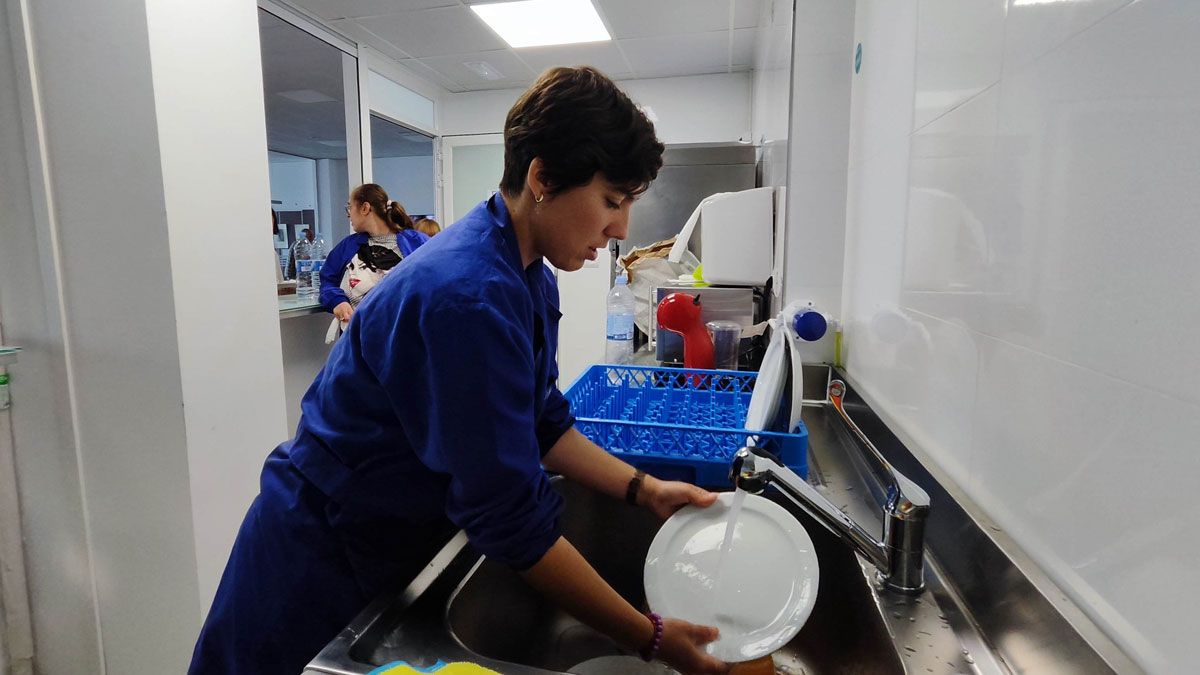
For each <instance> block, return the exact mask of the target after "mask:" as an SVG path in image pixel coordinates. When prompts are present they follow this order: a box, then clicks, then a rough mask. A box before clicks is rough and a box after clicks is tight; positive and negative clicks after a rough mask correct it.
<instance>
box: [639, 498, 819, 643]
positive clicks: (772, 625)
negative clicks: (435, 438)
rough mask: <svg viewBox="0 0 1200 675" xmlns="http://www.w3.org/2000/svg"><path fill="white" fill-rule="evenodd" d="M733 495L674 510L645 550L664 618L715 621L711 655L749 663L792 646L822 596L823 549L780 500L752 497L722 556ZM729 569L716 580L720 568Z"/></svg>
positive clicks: (653, 595)
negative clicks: (819, 567) (820, 551)
mask: <svg viewBox="0 0 1200 675" xmlns="http://www.w3.org/2000/svg"><path fill="white" fill-rule="evenodd" d="M733 501H734V493H731V492H727V493H724V494H722V495H721V496H720V498H719V499H718V500H717V503H715V504H713V505H712V506H710V507H708V508H700V507H696V506H688V507H684V508H683V509H680V510H679V512H678V513H676V514H675V515H673V516H671V518H670V519H669V520H667V522H666V523H664V524H663V526H662V529H660V530H659V531H658V534H657V535H656V536H655V537H654V541H653V542H652V543H651V544H650V551H649V553H647V554H646V567H645V579H644V580H645V584H646V601H647V602H648V603H649V605H650V609H652V610H654V611H655V612H658V613H659V614H661V615H662V616H663V617H672V618H677V619H684V620H687V621H691V622H692V623H698V624H702V625H706V626H716V627H717V628H718V629H719V630H720V631H721V636H720V637H719V638H718V639H717V641H716V642H713V643H712V644H710V645H709V646H708V653H710V654H712V655H713V656H715V657H717V658H719V659H721V660H723V661H728V662H738V661H750V660H752V659H756V658H759V657H761V656H766V655H767V654H770V653H771V652H773V651H775V650H777V649H779V648H780V647H782V646H783V645H785V644H787V643H788V641H789V640H791V639H792V638H793V637H794V636H795V635H796V633H797V632H799V630H800V628H801V627H802V626H803V625H804V622H805V621H807V620H808V616H809V614H812V609H813V605H814V604H815V603H816V601H817V582H818V570H817V555H816V552H814V551H813V545H812V539H810V538H809V536H808V532H806V531H805V530H804V527H803V526H801V525H800V523H799V522H797V521H796V519H795V518H793V517H792V516H791V515H790V514H789V513H788V512H787V511H785V510H784V509H783V507H782V506H779V505H778V504H776V503H774V502H772V501H770V500H768V499H766V498H763V497H759V496H756V495H746V501H745V504H744V505H743V507H742V511H741V514H740V515H739V517H738V522H737V526H736V527H735V528H734V534H733V542H732V545H731V546H730V550H729V551H728V552H727V553H726V554H725V558H724V560H723V561H722V560H721V548H722V544H723V542H724V539H725V528H726V523H727V522H728V519H729V512H730V510H731V508H732V506H733ZM718 565H721V566H722V567H723V569H722V571H721V573H720V577H721V578H720V581H719V583H718V581H717V579H716V578H715V577H716V572H717V567H718Z"/></svg>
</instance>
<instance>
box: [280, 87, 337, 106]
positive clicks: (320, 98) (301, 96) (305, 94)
mask: <svg viewBox="0 0 1200 675" xmlns="http://www.w3.org/2000/svg"><path fill="white" fill-rule="evenodd" d="M279 95H280V96H282V97H284V98H288V99H291V100H293V101H295V102H297V103H327V102H329V101H336V100H337V99H335V98H331V97H329V96H326V95H325V94H322V93H321V92H319V91H315V90H313V89H292V90H290V91H281V92H279Z"/></svg>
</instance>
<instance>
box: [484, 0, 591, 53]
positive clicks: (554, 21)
mask: <svg viewBox="0 0 1200 675" xmlns="http://www.w3.org/2000/svg"><path fill="white" fill-rule="evenodd" d="M471 9H472V10H473V11H474V12H475V13H476V14H478V15H479V18H481V19H483V21H484V22H485V23H487V25H489V26H491V28H492V30H494V31H496V34H497V35H499V36H500V37H501V38H503V39H504V41H505V42H507V43H508V46H510V47H513V48H520V47H546V46H550V45H566V44H576V43H580V42H601V41H604V40H611V39H612V38H611V37H610V36H609V34H608V29H606V28H605V27H604V22H602V21H600V15H599V14H597V13H596V8H595V7H594V6H593V5H592V3H591V1H590V0H520V1H519V2H496V3H490V4H484V5H471Z"/></svg>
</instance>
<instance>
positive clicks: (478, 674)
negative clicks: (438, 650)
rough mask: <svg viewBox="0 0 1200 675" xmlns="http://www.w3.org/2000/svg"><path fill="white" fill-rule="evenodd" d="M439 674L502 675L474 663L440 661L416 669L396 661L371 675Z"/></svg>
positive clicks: (372, 672) (370, 674)
mask: <svg viewBox="0 0 1200 675" xmlns="http://www.w3.org/2000/svg"><path fill="white" fill-rule="evenodd" d="M424 673H437V675H500V673H497V672H496V671H494V670H488V669H487V668H484V667H483V666H480V665H476V664H474V663H465V662H461V661H460V662H456V663H443V662H442V661H438V662H437V663H435V664H433V665H432V666H430V667H428V668H415V667H413V666H410V665H408V664H407V663H405V662H403V661H395V662H393V663H389V664H386V665H383V666H380V667H378V668H376V669H375V670H372V671H371V672H370V673H369V675H422V674H424Z"/></svg>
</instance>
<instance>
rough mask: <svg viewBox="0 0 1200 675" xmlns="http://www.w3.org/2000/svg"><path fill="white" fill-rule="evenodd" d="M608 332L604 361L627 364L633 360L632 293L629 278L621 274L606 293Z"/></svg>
mask: <svg viewBox="0 0 1200 675" xmlns="http://www.w3.org/2000/svg"><path fill="white" fill-rule="evenodd" d="M607 305H608V331H607V337H606V340H605V343H604V360H605V361H606V362H608V363H629V361H630V360H631V359H632V358H633V314H634V307H633V291H631V290H629V277H627V276H626V275H624V274H622V275H620V276H618V277H617V283H616V285H615V286H613V287H612V290H611V291H609V292H608V303H607Z"/></svg>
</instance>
